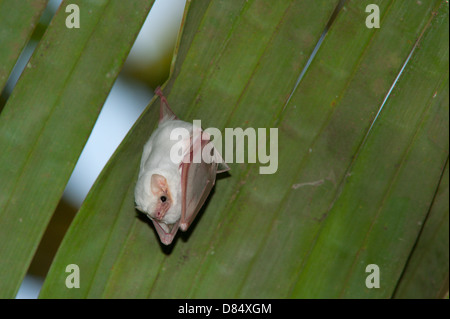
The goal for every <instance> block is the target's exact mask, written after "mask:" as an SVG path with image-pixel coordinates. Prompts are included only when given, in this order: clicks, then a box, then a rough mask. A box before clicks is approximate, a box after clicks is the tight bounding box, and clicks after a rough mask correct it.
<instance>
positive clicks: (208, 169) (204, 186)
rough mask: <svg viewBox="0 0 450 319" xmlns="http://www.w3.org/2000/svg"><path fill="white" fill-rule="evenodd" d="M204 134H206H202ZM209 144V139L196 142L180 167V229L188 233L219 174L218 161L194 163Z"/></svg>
mask: <svg viewBox="0 0 450 319" xmlns="http://www.w3.org/2000/svg"><path fill="white" fill-rule="evenodd" d="M202 134H205V133H204V132H202ZM204 138H205V137H204ZM209 142H210V141H209V137H208V139H206V140H203V139H202V140H201V142H200V141H199V142H198V143H196V142H195V141H194V142H193V143H192V144H193V145H192V147H191V152H190V153H189V154H187V155H186V156H185V159H184V160H183V162H182V163H181V165H180V166H181V195H182V206H181V219H180V228H181V230H182V231H186V230H187V229H188V228H189V226H190V225H191V223H192V221H193V220H194V219H195V217H196V216H197V214H198V212H199V211H200V209H201V207H202V206H203V204H204V203H205V200H206V198H207V197H208V195H209V193H210V192H211V190H212V188H213V186H214V183H215V181H216V174H217V172H218V170H217V168H218V163H217V161H216V160H215V161H213V162H212V163H206V162H205V161H204V160H203V158H201V162H200V163H195V162H194V161H193V158H194V157H195V156H194V153H195V152H198V151H199V148H200V151H203V148H204V147H205V146H206V145H207V144H208V143H209ZM214 153H215V154H218V152H217V151H216V150H214ZM219 156H220V155H219ZM223 164H224V165H225V166H226V167H224V168H225V169H226V170H228V169H229V168H228V166H227V165H226V164H225V163H223Z"/></svg>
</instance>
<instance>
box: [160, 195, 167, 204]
mask: <svg viewBox="0 0 450 319" xmlns="http://www.w3.org/2000/svg"><path fill="white" fill-rule="evenodd" d="M159 199H160V200H161V202H163V203H164V202H165V201H166V200H167V197H166V196H161V197H160V198H159Z"/></svg>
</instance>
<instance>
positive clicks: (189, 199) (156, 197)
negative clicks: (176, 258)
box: [134, 88, 229, 245]
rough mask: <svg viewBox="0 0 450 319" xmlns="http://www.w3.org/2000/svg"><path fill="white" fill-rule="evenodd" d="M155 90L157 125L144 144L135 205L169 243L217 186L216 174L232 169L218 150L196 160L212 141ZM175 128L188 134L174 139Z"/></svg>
mask: <svg viewBox="0 0 450 319" xmlns="http://www.w3.org/2000/svg"><path fill="white" fill-rule="evenodd" d="M155 93H156V94H157V95H159V96H160V98H161V107H160V118H159V125H158V128H157V129H156V130H155V131H154V132H153V134H152V135H151V136H150V139H149V140H148V142H147V143H146V144H145V146H144V151H143V154H142V159H141V165H140V171H139V178H138V181H137V183H136V188H135V192H134V195H135V202H136V208H137V209H138V210H140V211H141V212H143V213H145V214H147V216H148V217H149V218H150V219H151V220H152V222H153V224H154V226H155V228H156V231H157V233H158V235H159V237H160V240H161V242H162V243H163V244H166V245H169V244H170V243H171V242H172V241H173V238H174V237H175V234H176V232H177V230H178V228H181V230H183V231H186V230H187V229H188V227H189V225H190V224H191V223H192V221H193V220H194V218H195V216H196V215H197V213H198V211H199V210H200V208H201V207H202V205H203V203H204V202H205V200H206V198H207V197H208V195H209V193H210V191H211V189H212V187H213V186H214V183H215V179H216V174H217V173H220V172H225V171H227V170H229V167H228V166H227V165H226V164H225V163H224V161H223V159H222V157H221V156H220V154H219V152H217V150H215V149H213V153H214V160H213V161H212V162H211V163H206V162H205V161H204V160H203V159H202V160H201V162H200V163H193V162H192V159H193V157H194V153H195V152H201V151H202V150H203V148H204V147H205V146H206V145H207V144H208V143H209V142H210V140H209V136H208V135H207V134H206V133H205V132H203V131H202V130H201V128H199V127H194V126H193V125H192V124H191V123H188V122H184V121H181V120H179V119H178V118H177V117H176V116H175V115H174V113H173V112H172V110H171V109H170V107H169V104H168V103H167V100H166V98H165V97H164V95H163V94H162V92H161V90H160V88H157V89H156V91H155ZM175 129H185V130H187V131H188V132H189V136H188V137H186V138H184V139H182V140H181V141H178V140H176V139H174V140H171V138H170V137H171V133H172V132H173V131H174V130H175ZM177 143H181V144H182V150H183V151H182V152H183V154H181V156H179V157H178V159H177V160H174V158H173V157H172V158H171V156H170V155H171V150H172V148H173V147H174V146H176V144H177Z"/></svg>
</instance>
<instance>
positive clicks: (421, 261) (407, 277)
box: [394, 83, 449, 299]
mask: <svg viewBox="0 0 450 319" xmlns="http://www.w3.org/2000/svg"><path fill="white" fill-rule="evenodd" d="M447 85H448V83H447ZM448 102H449V101H448V92H447V102H446V103H447V105H448ZM448 179H449V171H448V162H447V166H446V167H445V171H444V174H443V175H442V180H441V183H440V184H439V189H438V190H437V192H436V197H435V198H434V201H433V205H432V206H431V209H430V212H429V213H428V216H427V219H426V222H425V224H424V226H423V229H422V233H421V235H420V237H419V240H418V242H417V243H416V245H415V248H414V251H413V253H412V254H411V256H410V257H409V260H408V264H407V267H406V268H405V271H404V274H403V276H402V278H401V281H400V282H399V285H398V288H397V290H396V292H395V295H394V297H395V298H414V299H423V298H444V297H445V296H446V295H447V298H448V270H449V261H448V260H449V252H448V242H449V219H448V217H449V210H448V198H449V194H448Z"/></svg>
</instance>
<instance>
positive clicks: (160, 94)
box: [155, 86, 165, 99]
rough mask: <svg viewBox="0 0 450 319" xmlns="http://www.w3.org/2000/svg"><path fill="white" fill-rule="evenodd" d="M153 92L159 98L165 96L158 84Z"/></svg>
mask: <svg viewBox="0 0 450 319" xmlns="http://www.w3.org/2000/svg"><path fill="white" fill-rule="evenodd" d="M155 94H156V95H158V96H159V97H160V98H161V99H162V98H164V99H165V96H164V94H163V92H162V91H161V87H160V86H158V87H157V88H156V90H155Z"/></svg>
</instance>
